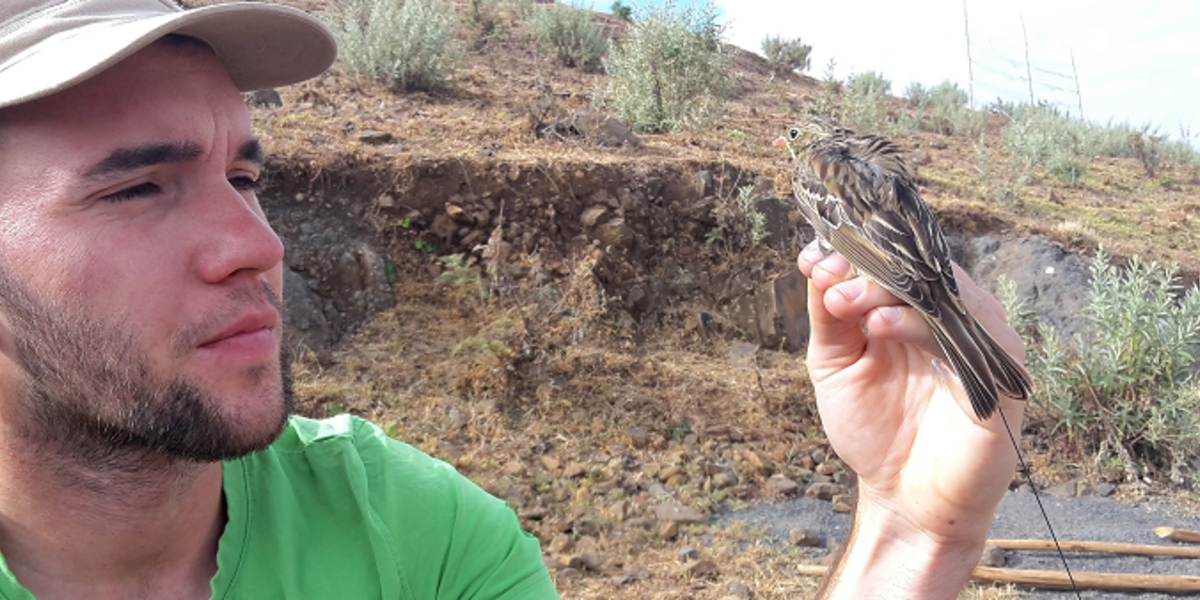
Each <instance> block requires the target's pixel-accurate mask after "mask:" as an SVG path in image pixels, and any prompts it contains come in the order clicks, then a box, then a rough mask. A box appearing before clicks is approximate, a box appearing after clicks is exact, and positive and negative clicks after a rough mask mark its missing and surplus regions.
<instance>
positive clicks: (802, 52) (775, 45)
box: [762, 35, 812, 75]
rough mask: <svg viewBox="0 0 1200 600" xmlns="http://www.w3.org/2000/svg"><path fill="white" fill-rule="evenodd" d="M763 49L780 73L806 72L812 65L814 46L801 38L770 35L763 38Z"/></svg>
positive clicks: (769, 61) (773, 66) (773, 67)
mask: <svg viewBox="0 0 1200 600" xmlns="http://www.w3.org/2000/svg"><path fill="white" fill-rule="evenodd" d="M762 51H763V56H765V57H766V58H767V62H768V63H770V64H771V68H772V69H774V70H775V72H776V73H777V74H779V75H789V74H791V73H795V72H797V71H799V72H804V71H807V70H808V68H809V67H810V66H811V65H812V57H811V56H810V55H811V54H812V46H810V45H808V44H805V43H803V42H801V41H800V38H794V39H784V38H781V37H779V36H777V35H768V36H767V37H765V38H763V41H762Z"/></svg>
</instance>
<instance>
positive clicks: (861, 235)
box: [775, 118, 1032, 420]
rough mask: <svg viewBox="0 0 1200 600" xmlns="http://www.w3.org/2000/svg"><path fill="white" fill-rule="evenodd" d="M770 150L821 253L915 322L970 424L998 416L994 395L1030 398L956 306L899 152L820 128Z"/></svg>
mask: <svg viewBox="0 0 1200 600" xmlns="http://www.w3.org/2000/svg"><path fill="white" fill-rule="evenodd" d="M775 144H776V145H778V146H787V148H788V150H789V151H790V152H791V154H792V159H793V164H794V168H793V174H792V189H793V190H794V192H795V195H796V200H798V201H799V204H800V212H801V213H803V214H804V217H805V218H806V219H808V222H809V223H810V224H812V226H813V228H814V229H816V232H817V237H818V238H819V239H820V240H821V241H820V243H821V245H822V248H824V249H825V250H827V251H828V249H829V248H830V247H832V249H833V250H836V251H837V252H838V253H839V254H841V255H842V256H844V257H845V258H846V260H848V261H850V264H852V265H854V267H855V268H857V269H858V272H859V273H860V274H862V275H865V276H866V277H867V278H868V279H870V280H871V281H873V282H875V283H877V284H879V285H880V286H883V287H884V288H885V289H887V290H888V291H889V292H891V293H892V294H893V295H895V296H896V297H897V298H899V299H901V300H903V301H904V302H905V303H907V304H908V305H910V306H912V307H913V308H915V309H917V310H918V311H920V312H921V314H922V315H923V316H924V317H925V321H926V322H928V323H929V327H930V329H931V330H932V331H933V334H934V337H935V338H937V341H938V344H939V345H940V346H941V348H942V351H943V352H945V353H946V357H947V358H948V359H949V360H950V364H951V365H952V366H953V367H954V372H955V373H956V374H957V375H958V378H959V379H960V380H961V381H962V384H963V388H964V389H966V392H967V397H968V398H969V399H970V401H971V407H972V408H973V409H974V410H975V415H976V416H977V417H979V419H980V420H986V419H987V418H988V417H990V416H992V414H993V413H995V411H996V407H997V406H998V405H999V398H998V396H997V389H999V390H1000V391H1001V392H1003V393H1004V394H1005V395H1007V396H1010V397H1012V398H1016V399H1018V400H1025V399H1027V398H1029V396H1030V394H1031V393H1032V382H1031V380H1030V378H1029V373H1028V372H1026V371H1025V369H1024V368H1023V367H1022V366H1021V365H1019V364H1017V362H1016V361H1014V360H1013V358H1012V357H1011V356H1009V354H1008V353H1007V352H1005V351H1004V349H1003V348H1001V347H1000V345H999V344H997V343H996V341H995V340H993V339H992V336H991V335H989V334H988V332H987V331H986V330H984V328H983V327H982V326H981V325H980V324H979V323H978V322H977V321H976V320H975V318H974V317H972V316H971V314H970V313H969V312H968V311H967V307H966V305H964V304H963V301H962V298H960V297H959V293H958V284H957V283H956V282H955V281H954V271H953V270H952V269H951V267H950V250H949V247H948V246H947V245H946V238H945V236H944V235H943V234H942V229H941V228H940V227H938V224H937V221H935V220H934V218H933V212H932V211H930V209H929V206H928V205H927V204H925V201H924V200H922V199H921V196H920V194H918V193H917V187H916V185H914V184H913V182H912V178H911V177H909V174H908V169H907V168H906V167H905V164H904V159H903V157H902V156H901V152H900V149H899V148H898V147H896V145H894V144H892V143H891V142H890V141H888V140H886V139H884V138H881V137H878V136H874V135H863V134H857V133H854V132H853V131H850V130H849V129H846V128H845V127H842V126H840V125H838V124H837V123H836V122H834V121H832V120H830V119H824V118H815V119H812V120H809V121H806V122H803V123H799V124H797V125H794V126H792V127H790V128H788V130H787V133H786V134H784V135H783V136H781V137H780V138H779V139H777V140H776V141H775Z"/></svg>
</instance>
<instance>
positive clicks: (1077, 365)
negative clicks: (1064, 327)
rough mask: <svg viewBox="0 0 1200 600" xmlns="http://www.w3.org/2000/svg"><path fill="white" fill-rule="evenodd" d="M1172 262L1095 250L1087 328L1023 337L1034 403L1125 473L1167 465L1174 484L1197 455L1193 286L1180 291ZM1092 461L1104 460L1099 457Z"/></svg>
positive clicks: (1196, 303)
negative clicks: (1118, 261)
mask: <svg viewBox="0 0 1200 600" xmlns="http://www.w3.org/2000/svg"><path fill="white" fill-rule="evenodd" d="M1180 292H1181V290H1180V289H1179V287H1178V286H1177V284H1176V277H1175V271H1174V269H1168V268H1165V267H1160V266H1158V265H1156V264H1153V263H1150V264H1146V263H1143V262H1142V261H1141V260H1140V259H1138V258H1137V257H1134V258H1133V259H1132V260H1131V261H1130V263H1129V267H1128V269H1126V270H1120V269H1118V268H1117V267H1115V266H1113V265H1112V263H1110V262H1109V260H1108V257H1107V256H1106V255H1105V254H1104V251H1103V250H1100V251H1099V252H1097V255H1096V258H1095V260H1094V261H1093V262H1092V267H1091V283H1090V286H1089V292H1088V304H1087V307H1086V308H1085V309H1084V312H1085V314H1086V316H1087V318H1088V325H1087V328H1086V331H1085V332H1084V334H1083V335H1082V336H1081V337H1080V338H1078V339H1076V340H1074V343H1073V344H1071V345H1070V346H1068V345H1066V344H1064V343H1063V342H1062V341H1060V340H1059V339H1058V337H1057V335H1056V334H1055V332H1054V330H1053V329H1052V328H1049V327H1045V326H1042V327H1039V328H1038V336H1037V338H1038V339H1037V340H1036V341H1035V340H1034V339H1027V344H1028V346H1029V349H1030V352H1029V364H1028V366H1029V370H1030V373H1031V374H1033V376H1034V379H1035V381H1036V385H1037V390H1036V393H1035V397H1036V398H1037V399H1038V402H1039V410H1041V411H1043V412H1045V413H1046V414H1047V416H1048V417H1049V418H1050V419H1051V420H1052V421H1053V422H1054V428H1055V429H1058V430H1063V431H1065V432H1066V433H1067V434H1068V435H1071V436H1084V440H1083V441H1084V442H1085V444H1087V445H1088V447H1089V449H1090V450H1091V451H1095V452H1097V453H1107V452H1109V451H1112V452H1115V453H1116V454H1117V456H1118V457H1119V458H1120V459H1121V460H1123V461H1134V462H1135V463H1136V464H1126V465H1125V466H1126V470H1127V471H1128V472H1129V473H1130V474H1131V475H1137V473H1138V472H1139V471H1141V470H1142V467H1145V466H1150V467H1153V468H1162V469H1169V470H1170V472H1171V474H1172V477H1173V478H1174V479H1176V481H1180V480H1181V478H1182V477H1183V476H1184V475H1185V474H1189V475H1190V472H1191V471H1192V470H1193V469H1194V465H1192V464H1191V463H1190V462H1189V461H1191V460H1192V459H1193V458H1194V457H1195V456H1197V453H1198V452H1200V387H1198V386H1197V382H1196V380H1195V379H1194V378H1192V377H1191V375H1190V373H1191V369H1192V367H1193V365H1194V364H1195V363H1196V361H1197V359H1200V292H1198V291H1197V288H1195V287H1193V288H1191V289H1189V290H1188V291H1187V292H1186V293H1183V294H1181V293H1180ZM1099 458H1106V457H1104V456H1101V457H1099Z"/></svg>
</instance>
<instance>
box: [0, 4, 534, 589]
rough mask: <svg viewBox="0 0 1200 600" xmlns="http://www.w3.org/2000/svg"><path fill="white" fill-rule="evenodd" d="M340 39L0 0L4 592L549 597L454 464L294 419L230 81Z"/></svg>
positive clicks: (311, 59)
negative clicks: (1, 0)
mask: <svg viewBox="0 0 1200 600" xmlns="http://www.w3.org/2000/svg"><path fill="white" fill-rule="evenodd" d="M335 54H336V50H335V45H334V42H333V40H332V37H331V36H330V35H329V33H328V31H327V30H326V29H325V28H324V27H323V26H321V25H320V23H319V22H317V21H315V20H314V19H312V18H311V17H308V16H307V15H304V14H303V13H300V12H298V11H294V10H291V9H286V8H282V7H275V6H269V5H260V4H240V5H220V6H214V7H209V8H205V9H197V10H191V11H183V10H181V9H180V8H178V7H177V6H175V5H174V4H173V3H172V2H171V1H170V0H72V1H66V2H64V1H61V0H59V1H51V0H5V1H4V2H3V3H0V554H2V556H3V563H2V568H0V597H3V598H8V599H18V598H31V597H34V596H36V597H38V598H43V599H45V598H83V597H86V598H209V597H219V598H252V599H261V598H411V599H428V598H511V599H516V598H521V599H524V598H533V599H542V598H557V594H556V593H555V591H554V589H553V586H552V585H551V583H550V580H549V576H548V574H547V572H546V570H545V567H543V566H542V564H541V561H540V550H539V546H538V543H537V541H536V540H535V539H534V538H533V537H532V536H529V535H528V534H526V533H524V532H523V531H521V529H520V527H519V525H518V523H517V521H516V518H515V516H514V515H513V514H512V511H511V510H509V509H508V507H507V506H505V505H504V504H503V503H502V502H500V501H498V500H496V499H494V498H491V497H490V496H487V494H485V493H484V492H483V491H482V490H480V489H479V488H478V487H476V486H474V485H473V484H471V483H470V482H469V481H467V480H466V479H465V478H462V477H461V476H459V475H458V474H457V473H455V472H454V471H453V469H451V468H450V467H448V466H446V465H445V464H442V463H439V462H437V461H434V460H433V459H431V458H429V457H427V456H425V455H423V454H420V453H419V452H417V451H415V450H414V449H412V448H410V447H408V446H405V445H403V444H401V443H399V442H395V441H394V440H391V439H388V437H387V436H386V435H384V434H383V433H382V432H381V431H379V430H378V429H377V428H375V427H374V426H372V425H370V424H368V423H366V422H364V421H361V420H356V419H350V418H341V419H333V420H329V421H325V422H315V421H309V420H305V419H299V418H289V412H290V409H291V391H290V383H289V377H288V367H287V365H288V362H287V357H286V356H281V351H280V337H281V327H282V325H281V320H280V310H281V287H282V262H281V261H282V258H283V246H282V244H281V243H280V241H279V238H278V237H276V235H275V234H274V232H273V231H271V228H270V226H269V225H268V224H267V222H266V219H265V217H264V216H263V213H262V210H261V209H260V208H259V205H258V201H257V198H256V197H255V187H256V182H257V180H258V179H259V177H260V175H261V170H262V149H261V148H260V147H259V144H258V142H257V141H255V139H254V137H253V135H252V133H251V130H250V118H249V115H248V113H247V111H246V108H245V104H244V103H243V101H242V98H241V96H240V93H239V90H250V89H256V88H262V87H269V86H275V85H284V84H288V83H294V82H297V81H300V80H303V79H306V78H309V77H312V76H315V75H318V74H320V73H321V72H322V71H324V70H325V69H326V68H327V67H328V66H329V64H330V63H331V62H332V61H333V59H334V56H335Z"/></svg>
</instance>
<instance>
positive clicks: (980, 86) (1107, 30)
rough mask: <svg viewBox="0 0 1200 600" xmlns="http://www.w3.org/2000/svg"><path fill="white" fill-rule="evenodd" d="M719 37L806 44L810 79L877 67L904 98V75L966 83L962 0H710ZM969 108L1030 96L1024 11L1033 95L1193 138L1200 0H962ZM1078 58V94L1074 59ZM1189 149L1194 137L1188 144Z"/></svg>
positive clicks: (749, 45) (751, 45)
mask: <svg viewBox="0 0 1200 600" xmlns="http://www.w3.org/2000/svg"><path fill="white" fill-rule="evenodd" d="M715 4H716V5H717V7H718V8H719V10H720V12H721V13H722V15H723V18H724V21H725V24H726V25H727V30H726V41H728V42H730V43H733V44H735V45H737V46H740V47H742V48H745V49H747V50H750V51H754V52H759V53H761V45H762V40H763V38H764V37H765V36H767V35H778V36H781V37H784V38H795V37H799V38H800V39H801V40H802V41H803V42H804V43H806V44H809V45H811V46H812V47H813V51H812V67H811V68H810V69H809V71H808V73H807V74H809V75H811V76H813V77H816V78H820V77H821V76H822V75H823V73H824V71H825V68H826V65H827V63H828V62H829V60H830V59H831V58H832V59H834V60H835V61H836V70H835V75H836V77H837V78H838V79H845V77H846V76H847V75H849V74H851V73H860V72H863V71H869V70H870V71H875V72H877V73H880V74H882V75H883V76H884V77H885V78H887V79H888V80H890V81H891V82H892V90H891V92H892V94H894V95H902V94H903V92H904V89H905V88H906V87H907V86H908V84H909V83H910V82H913V81H916V82H920V83H922V84H924V85H926V86H927V87H928V86H932V85H935V84H937V83H940V82H942V81H946V80H950V81H954V82H957V83H958V84H959V87H961V88H962V89H963V90H964V91H965V90H967V83H968V71H967V65H968V60H967V42H966V29H965V28H964V19H963V0H924V1H922V2H919V3H916V2H896V1H886V0H883V1H873V0H871V1H868V0H861V1H855V0H773V1H767V0H716V1H715ZM966 12H967V22H968V23H969V25H970V29H969V31H970V40H971V44H970V52H971V63H972V64H973V72H974V82H975V90H974V92H975V97H974V99H975V106H976V108H979V107H981V106H983V105H985V104H986V103H988V102H990V101H992V100H995V99H996V98H998V97H999V98H1004V99H1006V100H1019V101H1026V102H1028V100H1029V87H1028V83H1027V81H1026V78H1025V71H1026V67H1025V43H1024V38H1023V35H1022V26H1021V25H1022V18H1023V19H1024V25H1025V31H1026V32H1027V34H1028V40H1029V62H1030V64H1031V65H1032V71H1033V73H1032V75H1033V82H1034V90H1033V92H1034V98H1035V100H1037V101H1039V102H1040V101H1049V102H1052V103H1054V104H1056V105H1058V106H1060V107H1061V108H1063V109H1068V110H1070V113H1071V114H1072V115H1073V116H1079V104H1080V99H1082V105H1083V106H1082V108H1083V116H1084V117H1085V118H1086V119H1088V120H1089V121H1097V122H1100V123H1106V122H1109V121H1110V120H1111V121H1114V122H1117V123H1121V122H1128V123H1130V124H1132V125H1135V126H1141V125H1144V124H1151V125H1154V126H1157V128H1158V131H1159V133H1161V134H1166V135H1169V136H1170V137H1172V138H1175V139H1180V138H1181V134H1180V126H1181V125H1182V126H1183V127H1185V128H1188V129H1189V130H1190V131H1191V132H1192V135H1194V136H1195V138H1200V2H1184V1H1174V2H1165V1H1164V2H1130V1H1124V2H1118V1H1115V0H1094V1H1088V2H1084V1H1081V0H1050V1H1047V0H1041V1H1033V0H1006V1H1004V2H996V1H994V0H992V1H989V0H967V1H966ZM1072 54H1073V55H1074V62H1075V71H1077V72H1078V83H1079V92H1080V93H1079V95H1078V96H1077V95H1076V93H1075V83H1076V81H1075V77H1074V76H1073V74H1072V73H1073V69H1072V64H1071V59H1072ZM1191 141H1192V143H1193V144H1194V145H1196V144H1197V142H1198V141H1200V140H1197V139H1192V140H1191Z"/></svg>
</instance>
